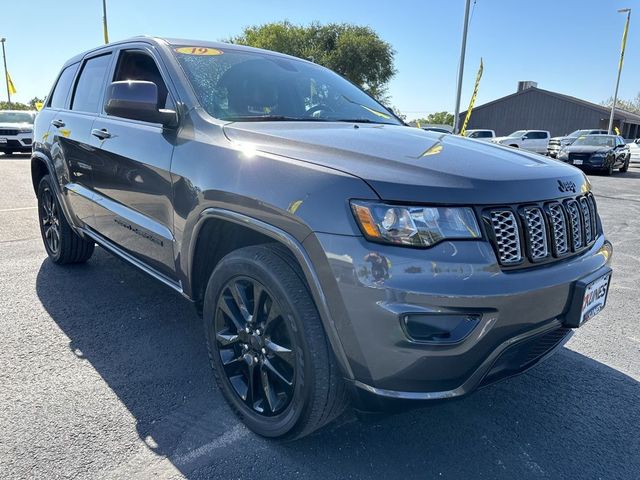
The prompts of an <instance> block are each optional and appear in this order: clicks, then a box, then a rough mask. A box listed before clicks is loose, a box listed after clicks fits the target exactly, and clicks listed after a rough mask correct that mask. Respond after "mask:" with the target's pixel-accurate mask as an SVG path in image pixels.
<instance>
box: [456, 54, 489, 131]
mask: <svg viewBox="0 0 640 480" xmlns="http://www.w3.org/2000/svg"><path fill="white" fill-rule="evenodd" d="M483 71H484V64H483V63H482V57H480V68H479V69H478V75H476V85H475V87H473V95H471V101H470V102H469V109H468V110H467V116H466V117H464V123H463V124H462V129H461V130H460V135H461V136H463V137H464V134H465V132H466V130H467V124H468V123H469V119H470V118H471V111H472V110H473V105H474V104H475V103H476V97H477V96H478V87H479V86H480V79H481V78H482V72H483Z"/></svg>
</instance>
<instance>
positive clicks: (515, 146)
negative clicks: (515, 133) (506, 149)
mask: <svg viewBox="0 0 640 480" xmlns="http://www.w3.org/2000/svg"><path fill="white" fill-rule="evenodd" d="M509 146H510V147H513V148H520V147H518V145H516V144H515V143H514V144H511V145H509Z"/></svg>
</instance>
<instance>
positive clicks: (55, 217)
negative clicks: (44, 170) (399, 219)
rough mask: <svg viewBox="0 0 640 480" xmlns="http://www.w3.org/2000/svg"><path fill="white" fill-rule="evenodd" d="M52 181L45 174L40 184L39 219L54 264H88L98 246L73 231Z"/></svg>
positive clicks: (46, 246)
mask: <svg viewBox="0 0 640 480" xmlns="http://www.w3.org/2000/svg"><path fill="white" fill-rule="evenodd" d="M51 182H52V180H51V177H50V176H49V175H45V176H44V177H42V179H41V180H40V183H39V184H38V219H39V223H40V234H41V235H42V241H43V242H44V248H45V250H46V251H47V255H49V258H50V259H51V261H52V262H53V263H56V264H58V265H65V264H70V263H84V262H86V261H87V260H89V258H91V255H93V250H94V248H95V243H94V242H93V241H90V240H86V239H84V238H82V237H81V236H80V235H78V234H77V233H76V232H74V231H73V229H72V228H71V226H70V225H69V223H68V222H67V219H66V218H65V216H64V213H63V211H62V209H61V208H60V204H59V203H58V199H57V198H56V194H55V191H54V189H53V185H52V183H51Z"/></svg>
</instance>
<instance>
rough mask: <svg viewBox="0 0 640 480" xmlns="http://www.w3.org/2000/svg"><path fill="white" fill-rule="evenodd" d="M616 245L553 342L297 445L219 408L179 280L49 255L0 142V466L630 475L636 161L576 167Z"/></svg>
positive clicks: (320, 474)
mask: <svg viewBox="0 0 640 480" xmlns="http://www.w3.org/2000/svg"><path fill="white" fill-rule="evenodd" d="M590 178H591V181H592V183H593V188H594V191H595V194H596V197H597V200H598V205H599V209H600V213H601V215H602V218H603V222H604V225H605V230H606V232H607V234H608V236H609V238H610V240H611V241H612V243H613V245H614V257H613V267H614V276H613V280H612V285H611V291H610V295H609V300H608V306H607V308H606V309H605V310H604V311H603V312H602V313H601V314H599V315H598V316H597V317H595V318H594V319H593V320H591V321H590V322H589V323H587V324H586V325H585V326H584V327H582V328H580V329H579V330H578V331H576V334H575V335H574V336H573V338H572V339H571V340H570V341H569V343H568V344H567V345H566V346H565V347H564V348H562V349H561V350H560V351H559V352H558V354H556V355H554V356H552V357H551V358H550V359H548V360H547V361H546V362H544V363H543V364H541V365H539V366H538V367H536V368H535V369H533V370H531V371H529V372H528V373H526V374H524V375H521V376H519V377H516V378H513V379H510V380H507V381H504V382H501V383H499V384H496V385H493V386H490V387H487V388H484V389H482V390H481V391H479V392H476V393H475V394H473V395H471V396H469V397H467V398H464V399H460V400H456V401H451V402H446V403H440V404H437V405H432V406H429V407H426V408H421V409H418V410H413V411H410V412H406V413H401V414H395V415H390V416H385V417H380V418H377V417H376V418H372V419H368V420H366V421H361V420H359V419H358V418H357V417H356V416H355V415H354V414H353V413H352V412H348V413H346V414H345V415H344V416H343V417H341V418H340V419H339V420H338V421H336V422H335V423H334V424H332V425H330V426H329V427H328V428H325V429H324V430H321V431H319V432H317V433H315V434H313V435H312V436H310V437H308V438H305V439H303V440H301V441H298V442H295V443H288V444H287V443H279V442H274V441H268V440H264V439H262V438H260V437H257V436H256V435H254V434H253V433H251V432H249V431H248V430H247V429H246V428H244V426H243V425H242V424H240V423H239V422H238V421H237V420H236V418H235V417H234V416H233V415H232V414H231V412H230V410H229V409H228V408H227V406H226V404H225V402H224V400H223V399H222V397H221V395H220V393H219V392H218V391H217V389H216V387H215V385H214V382H213V380H212V375H211V373H210V369H209V365H208V360H207V355H206V350H205V344H204V337H203V331H202V325H201V321H200V319H199V318H198V317H197V316H196V314H195V311H194V309H193V307H192V306H191V305H190V304H189V303H188V302H187V301H185V300H184V299H182V297H180V296H179V295H178V294H176V293H174V292H173V291H171V290H170V289H168V288H167V287H164V286H163V285H161V284H159V283H157V282H156V281H154V280H152V279H150V278H148V277H147V276H146V275H145V274H143V273H141V272H138V271H137V270H135V269H134V268H133V267H131V266H129V265H127V264H125V263H123V262H122V261H120V260H118V259H116V258H114V257H113V256H111V255H109V254H108V253H106V252H105V251H104V250H102V249H96V252H95V254H94V256H93V258H92V259H91V260H90V261H89V262H88V263H87V264H86V265H82V266H72V267H57V266H55V265H53V264H52V263H51V262H50V261H49V260H47V256H46V254H45V251H44V248H43V246H42V244H41V239H40V235H39V232H38V225H37V220H36V215H37V212H36V201H35V196H34V194H33V191H32V187H31V183H30V170H29V158H28V156H14V157H7V156H2V155H0V327H1V333H0V477H1V478H3V479H4V478H11V479H13V478H43V479H55V478H91V479H99V478H118V479H120V478H194V479H195V478H217V479H227V478H228V479H249V478H260V479H262V480H268V479H272V478H278V479H283V478H318V479H347V478H421V479H425V478H439V479H440V478H442V479H445V478H455V479H457V478H473V479H482V478H488V479H495V478H497V479H502V478H504V479H513V478H518V479H519V480H526V479H546V478H563V479H564V478H571V479H582V478H584V479H597V478H602V479H638V478H640V430H639V428H640V383H639V382H640V323H639V321H640V302H639V301H638V294H637V290H638V287H639V286H640V246H639V243H640V168H638V167H637V166H632V168H631V169H630V170H629V172H628V173H626V174H619V173H616V174H614V175H613V176H612V177H603V176H590Z"/></svg>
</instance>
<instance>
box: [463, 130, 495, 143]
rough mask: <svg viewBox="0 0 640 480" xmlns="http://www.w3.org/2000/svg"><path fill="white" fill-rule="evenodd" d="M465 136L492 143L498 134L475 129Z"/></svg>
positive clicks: (467, 132)
mask: <svg viewBox="0 0 640 480" xmlns="http://www.w3.org/2000/svg"><path fill="white" fill-rule="evenodd" d="M464 136H465V137H467V138H475V139H476V140H483V141H485V142H490V141H491V139H492V138H495V136H496V132H494V131H493V130H487V129H484V128H475V129H472V130H467V131H466V132H465V134H464Z"/></svg>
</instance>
